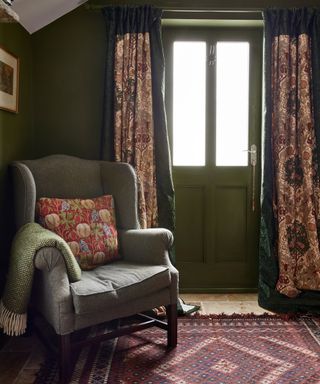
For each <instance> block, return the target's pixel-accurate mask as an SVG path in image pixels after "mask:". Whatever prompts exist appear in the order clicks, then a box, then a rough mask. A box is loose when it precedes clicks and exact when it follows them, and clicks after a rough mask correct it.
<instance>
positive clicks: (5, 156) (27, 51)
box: [0, 23, 34, 292]
mask: <svg viewBox="0 0 320 384" xmlns="http://www.w3.org/2000/svg"><path fill="white" fill-rule="evenodd" d="M0 45H1V46H3V47H4V48H5V49H6V50H8V51H10V52H12V53H13V54H15V55H16V56H18V57H19V58H20V82H19V83H20V97H19V113H18V114H15V113H11V112H7V111H3V110H0V249H1V252H0V292H1V286H2V282H3V277H4V273H5V272H4V271H5V270H6V264H7V260H8V254H9V249H10V242H11V238H12V234H13V229H12V225H13V220H12V202H11V191H10V182H9V172H8V165H9V164H10V163H11V162H12V161H13V160H16V159H23V158H30V157H32V156H33V153H34V146H33V136H34V134H33V118H32V49H31V36H30V35H29V33H28V32H26V31H25V30H24V28H23V27H21V26H20V25H19V24H3V23H0Z"/></svg>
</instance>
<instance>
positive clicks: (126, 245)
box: [119, 228, 173, 266]
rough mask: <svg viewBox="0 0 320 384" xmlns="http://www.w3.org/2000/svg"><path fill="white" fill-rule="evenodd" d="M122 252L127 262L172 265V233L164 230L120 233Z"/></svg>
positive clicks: (136, 230) (138, 230) (133, 230)
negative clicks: (170, 252)
mask: <svg viewBox="0 0 320 384" xmlns="http://www.w3.org/2000/svg"><path fill="white" fill-rule="evenodd" d="M119 242H120V252H121V253H122V256H123V257H124V259H125V260H130V261H136V262H139V263H145V264H160V265H170V266H171V262H170V259H169V252H168V251H169V249H170V248H171V247H172V244H173V235H172V233H171V232H170V231H169V230H167V229H164V228H149V229H130V230H120V231H119Z"/></svg>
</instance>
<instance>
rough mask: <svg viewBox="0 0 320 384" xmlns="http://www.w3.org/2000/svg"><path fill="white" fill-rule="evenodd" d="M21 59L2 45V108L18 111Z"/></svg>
mask: <svg viewBox="0 0 320 384" xmlns="http://www.w3.org/2000/svg"><path fill="white" fill-rule="evenodd" d="M18 100H19V59H18V58H17V57H16V56H14V55H13V54H12V53H10V52H8V51H6V50H5V49H4V48H3V47H1V46H0V108H1V109H5V110H6V111H10V112H15V113H17V112H18Z"/></svg>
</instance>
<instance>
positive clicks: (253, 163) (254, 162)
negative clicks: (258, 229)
mask: <svg viewBox="0 0 320 384" xmlns="http://www.w3.org/2000/svg"><path fill="white" fill-rule="evenodd" d="M244 152H248V153H249V154H250V164H251V166H252V186H251V189H252V194H251V208H252V212H254V211H255V208H256V201H255V196H256V190H255V188H256V187H255V181H256V180H255V179H256V165H257V146H256V145H255V144H252V145H251V147H250V149H245V150H244Z"/></svg>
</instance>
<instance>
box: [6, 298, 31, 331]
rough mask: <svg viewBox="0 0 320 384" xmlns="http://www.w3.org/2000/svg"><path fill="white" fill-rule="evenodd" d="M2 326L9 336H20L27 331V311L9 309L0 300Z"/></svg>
mask: <svg viewBox="0 0 320 384" xmlns="http://www.w3.org/2000/svg"><path fill="white" fill-rule="evenodd" d="M0 328H3V332H4V333H5V334H6V335H9V336H20V335H22V334H23V333H25V331H26V328H27V314H26V313H22V314H20V313H14V312H11V311H9V309H7V308H6V307H5V305H4V304H3V302H2V301H1V302H0Z"/></svg>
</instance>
